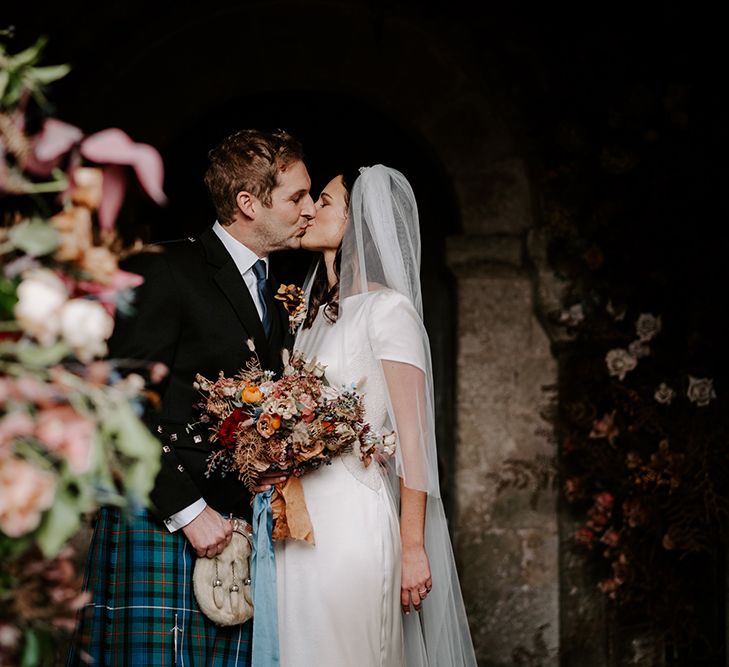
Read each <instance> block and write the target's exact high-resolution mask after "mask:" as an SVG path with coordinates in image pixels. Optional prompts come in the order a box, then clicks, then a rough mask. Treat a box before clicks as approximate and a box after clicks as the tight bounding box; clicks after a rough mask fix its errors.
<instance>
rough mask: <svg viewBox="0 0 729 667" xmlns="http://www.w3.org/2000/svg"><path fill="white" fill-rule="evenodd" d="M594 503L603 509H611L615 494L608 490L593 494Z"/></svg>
mask: <svg viewBox="0 0 729 667" xmlns="http://www.w3.org/2000/svg"><path fill="white" fill-rule="evenodd" d="M595 504H596V505H597V506H598V507H599V508H601V509H603V510H608V511H609V510H611V509H612V508H613V505H614V504H615V496H613V494H612V493H609V492H608V491H603V492H602V493H596V494H595Z"/></svg>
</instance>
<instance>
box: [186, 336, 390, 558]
mask: <svg viewBox="0 0 729 667" xmlns="http://www.w3.org/2000/svg"><path fill="white" fill-rule="evenodd" d="M248 345H249V347H250V348H251V350H253V349H254V348H253V342H252V341H248ZM324 371H325V368H324V366H322V365H321V364H320V363H317V361H316V359H312V360H307V359H305V358H304V357H303V356H302V355H301V354H300V353H295V354H293V355H289V354H288V352H286V351H284V370H283V374H282V376H281V378H279V379H274V376H273V373H271V372H270V371H267V370H264V369H262V368H261V365H260V362H259V360H258V358H257V357H254V358H252V359H251V360H250V361H249V362H248V365H247V367H246V368H245V369H244V370H243V371H241V372H240V373H238V374H237V375H236V376H235V377H233V378H228V377H225V376H224V375H223V374H222V373H221V375H220V376H219V377H218V379H217V380H215V381H212V380H208V379H207V378H205V377H203V376H202V375H198V376H197V382H196V386H197V388H198V389H199V390H200V392H201V393H202V394H203V396H204V400H203V403H202V406H201V407H202V410H203V421H207V422H208V423H210V428H211V436H210V440H211V441H212V442H213V443H216V444H217V449H216V451H214V452H213V453H212V454H211V455H210V458H209V462H208V463H209V465H208V475H213V474H215V473H216V471H217V472H218V473H219V474H222V475H227V474H236V475H238V477H239V478H240V479H241V480H242V481H243V482H244V483H245V484H246V486H247V487H248V488H249V489H250V490H251V491H253V488H254V486H256V483H257V480H258V479H259V477H260V475H261V474H262V473H264V472H276V471H281V472H282V473H285V474H288V475H289V477H288V479H287V481H286V482H282V483H281V484H277V485H276V486H275V488H274V492H273V496H272V498H271V504H272V509H273V520H274V527H273V539H274V540H280V539H286V538H289V537H290V538H294V539H302V540H305V541H307V542H309V543H312V544H313V543H314V534H313V529H312V526H311V520H310V518H309V514H308V511H307V509H306V504H305V502H304V494H303V488H302V486H301V482H300V479H299V478H300V477H301V476H302V475H304V474H306V473H307V472H310V471H312V470H316V469H317V468H319V467H320V466H322V465H328V464H330V463H331V461H332V459H333V458H334V457H335V456H338V455H340V454H343V453H345V452H351V451H355V450H356V451H357V454H358V455H359V457H360V459H361V460H362V462H363V463H364V465H370V463H371V462H372V460H373V458H375V457H378V456H379V455H384V456H390V455H392V453H393V452H394V447H395V440H396V437H395V434H394V433H387V434H378V433H376V432H374V431H373V430H372V429H371V427H370V425H369V424H368V423H367V422H365V420H364V412H365V410H364V403H363V398H362V394H361V393H360V391H359V390H358V388H357V387H344V388H335V387H333V386H331V385H330V384H329V382H328V381H327V379H326V376H325V373H324Z"/></svg>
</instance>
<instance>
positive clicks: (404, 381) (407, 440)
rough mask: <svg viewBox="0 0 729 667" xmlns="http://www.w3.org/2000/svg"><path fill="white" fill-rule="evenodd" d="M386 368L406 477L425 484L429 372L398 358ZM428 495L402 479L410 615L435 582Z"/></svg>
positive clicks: (403, 593)
mask: <svg viewBox="0 0 729 667" xmlns="http://www.w3.org/2000/svg"><path fill="white" fill-rule="evenodd" d="M382 368H383V371H384V376H385V382H386V383H387V387H388V393H389V395H390V401H391V404H392V409H393V412H394V413H395V415H394V416H395V420H396V422H397V433H398V446H399V447H400V453H401V456H402V458H403V468H404V470H405V476H406V479H412V480H413V481H414V482H415V484H413V486H415V485H417V486H422V482H423V480H424V479H425V476H424V461H423V450H422V442H421V441H422V437H423V428H424V423H423V416H424V415H423V410H422V408H421V407H420V406H421V401H420V399H421V398H422V396H423V395H424V391H425V375H424V373H423V371H421V370H420V369H419V368H416V367H415V366H412V365H410V364H405V363H400V362H397V361H389V360H382ZM408 472H409V473H410V474H408ZM427 498H428V496H427V493H426V492H425V491H417V490H415V489H412V488H409V487H408V486H406V483H405V481H404V480H402V479H401V480H400V541H401V545H402V571H401V583H400V597H401V600H400V601H401V604H402V609H403V611H404V612H405V613H406V614H408V613H410V605H411V603H412V606H413V607H414V608H415V609H416V610H418V609H420V605H421V603H422V600H423V599H425V597H426V596H427V592H425V593H424V594H422V595H421V592H422V591H430V589H431V587H432V585H433V582H432V580H431V577H430V565H429V563H428V555H427V554H426V552H425V544H424V542H425V509H426V503H427Z"/></svg>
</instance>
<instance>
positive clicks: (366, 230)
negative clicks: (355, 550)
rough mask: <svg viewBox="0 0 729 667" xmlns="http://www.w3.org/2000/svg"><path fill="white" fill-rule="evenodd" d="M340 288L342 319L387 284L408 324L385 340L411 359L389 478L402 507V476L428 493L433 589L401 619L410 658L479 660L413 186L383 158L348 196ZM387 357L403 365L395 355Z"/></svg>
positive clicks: (433, 662) (394, 408)
mask: <svg viewBox="0 0 729 667" xmlns="http://www.w3.org/2000/svg"><path fill="white" fill-rule="evenodd" d="M339 285H340V288H339V308H340V314H341V315H343V314H344V313H345V310H346V308H347V298H348V297H350V296H354V295H358V294H364V293H367V292H372V291H381V290H390V291H394V292H397V293H399V295H401V296H399V295H395V297H396V299H395V303H396V304H397V309H398V313H397V315H398V320H399V321H405V322H407V323H408V326H406V327H404V328H398V329H397V330H394V331H392V333H391V335H390V337H391V338H392V339H397V340H390V341H388V345H390V346H394V348H395V349H401V350H402V359H403V360H404V361H405V362H406V363H397V364H395V366H397V367H398V368H399V370H398V371H397V381H396V382H393V378H392V375H390V377H389V382H386V383H385V385H386V386H387V393H388V396H387V399H388V413H389V420H390V425H391V427H392V428H393V429H394V430H395V431H396V432H397V433H398V438H399V442H398V447H397V450H396V455H395V456H394V457H393V458H392V459H391V461H390V463H389V474H388V475H387V477H388V480H389V482H390V487H391V492H392V494H393V496H394V499H395V502H396V503H397V502H398V501H399V493H400V479H402V480H403V482H404V483H405V486H407V487H408V488H411V489H416V490H421V491H425V492H427V494H428V501H427V510H426V523H425V546H426V551H427V553H428V558H429V561H430V567H431V573H432V578H433V589H432V591H431V593H430V594H429V595H428V598H427V599H426V600H425V602H424V603H423V607H422V611H421V612H420V613H411V614H409V615H408V616H404V617H403V620H404V628H405V647H406V657H407V663H406V664H407V665H408V667H415V666H417V667H420V666H424V665H427V666H428V667H451V666H461V665H463V666H466V665H468V666H475V665H476V659H475V655H474V651H473V645H472V642H471V636H470V632H469V628H468V621H467V618H466V614H465V610H464V606H463V598H462V595H461V590H460V586H459V582H458V575H457V572H456V566H455V560H454V557H453V550H452V547H451V541H450V536H449V534H448V526H447V523H446V517H445V513H444V511H443V503H442V501H441V497H440V487H439V480H438V463H437V462H438V458H437V448H436V438H435V412H434V398H433V370H432V364H431V359H430V345H429V342H428V335H427V333H426V330H425V326H424V324H423V304H422V295H421V286H420V225H419V220H418V209H417V204H416V201H415V195H414V194H413V190H412V188H411V187H410V184H409V183H408V181H407V179H406V178H405V176H403V174H401V173H400V172H399V171H396V170H395V169H391V168H388V167H385V166H383V165H379V164H378V165H375V166H372V167H367V168H362V169H361V170H360V176H359V177H358V178H357V180H356V181H355V183H354V186H353V187H352V190H351V193H350V207H349V222H348V225H347V228H346V230H345V234H344V239H343V241H342V258H341V271H340V282H339ZM402 297H404V298H402ZM391 301H392V299H391ZM373 312H377V311H373ZM375 316H376V315H375ZM403 318H405V319H403ZM389 359H390V360H394V361H397V359H395V358H394V357H392V356H391V357H390V358H389ZM390 367H391V366H390ZM382 372H383V375H384V374H385V371H384V370H383V371H382ZM390 373H391V371H390ZM396 507H397V504H396Z"/></svg>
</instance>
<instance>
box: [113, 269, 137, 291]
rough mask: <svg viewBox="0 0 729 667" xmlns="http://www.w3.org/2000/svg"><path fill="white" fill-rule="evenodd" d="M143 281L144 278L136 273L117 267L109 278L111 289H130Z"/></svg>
mask: <svg viewBox="0 0 729 667" xmlns="http://www.w3.org/2000/svg"><path fill="white" fill-rule="evenodd" d="M143 282H144V278H143V277H142V276H140V275H139V274H138V273H130V272H129V271H122V270H121V269H119V270H118V271H117V272H116V273H115V274H114V276H113V277H112V279H111V289H112V290H113V291H115V292H116V291H118V290H123V289H132V288H134V287H139V286H140V285H141V284H142V283H143Z"/></svg>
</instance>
